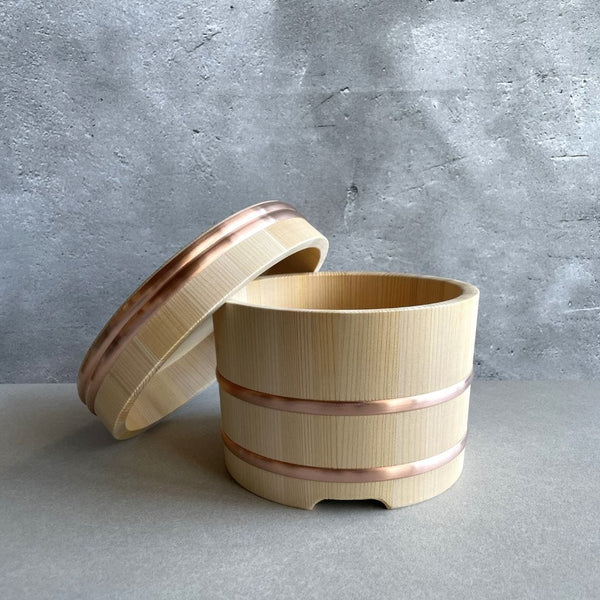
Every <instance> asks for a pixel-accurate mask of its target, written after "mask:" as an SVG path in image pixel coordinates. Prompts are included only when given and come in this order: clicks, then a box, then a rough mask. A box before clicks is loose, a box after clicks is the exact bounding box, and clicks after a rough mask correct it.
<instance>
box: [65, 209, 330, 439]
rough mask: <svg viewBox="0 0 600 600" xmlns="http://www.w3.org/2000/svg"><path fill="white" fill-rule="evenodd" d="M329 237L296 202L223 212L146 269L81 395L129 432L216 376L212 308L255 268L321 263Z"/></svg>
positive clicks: (114, 320)
mask: <svg viewBox="0 0 600 600" xmlns="http://www.w3.org/2000/svg"><path fill="white" fill-rule="evenodd" d="M327 249H328V242H327V240H326V238H325V237H323V236H322V235H321V234H320V233H319V232H318V231H317V230H316V229H314V228H313V227H312V226H311V225H310V224H309V223H308V222H307V221H306V220H305V219H304V218H302V216H301V215H300V214H299V213H298V212H297V211H296V209H295V208H293V207H292V206H290V205H288V204H285V203H282V202H263V203H260V204H256V205H254V206H250V207H248V208H246V209H244V210H242V211H240V212H238V213H236V214H234V215H232V216H231V217H229V218H227V219H225V220H224V221H222V222H221V223H219V224H218V225H215V226H214V227H213V228H212V229H210V230H209V231H207V232H206V233H204V234H203V235H201V236H200V237H199V238H197V239H196V240H194V241H193V242H192V243H190V244H189V245H188V246H186V247H185V248H184V249H183V250H181V251H180V252H179V253H177V254H176V255H175V256H174V257H173V258H171V259H170V260H169V261H167V262H166V263H165V264H164V265H163V266H162V267H160V268H159V269H158V270H157V271H156V272H155V273H154V274H153V275H151V276H150V277H149V278H148V279H147V280H146V281H145V282H144V283H143V284H142V285H141V286H140V287H139V288H138V289H137V290H136V291H135V292H134V293H133V294H132V295H131V296H130V297H129V298H128V299H127V300H126V301H125V302H124V304H123V305H122V306H121V307H120V308H119V309H118V310H117V311H116V312H115V314H114V315H113V316H112V317H111V319H110V320H109V321H108V323H107V324H106V325H105V326H104V327H103V329H102V331H101V332H100V333H99V334H98V336H97V337H96V339H95V340H94V342H93V343H92V345H91V347H90V348H89V350H88V352H87V354H86V356H85V358H84V360H83V362H82V364H81V367H80V370H79V376H78V382H77V385H78V392H79V396H80V398H81V400H82V401H83V402H84V403H85V404H86V405H87V407H88V408H89V409H90V411H92V412H93V413H94V414H97V415H98V416H99V417H100V418H101V419H102V421H103V422H104V423H105V425H106V426H107V428H108V429H109V430H110V431H111V433H112V434H113V435H114V436H115V437H116V438H118V439H123V438H127V437H131V436H133V435H135V434H136V433H139V432H140V431H142V430H144V429H146V428H147V427H149V426H150V425H152V424H154V423H156V422H157V421H158V420H160V419H161V418H162V417H164V416H165V415H166V414H168V413H170V412H171V411H173V410H174V409H175V408H177V407H178V406H180V405H181V404H183V403H184V402H186V401H187V400H188V399H189V398H191V397H192V396H193V395H195V394H196V393H197V392H199V391H200V390H201V389H203V388H205V387H206V386H207V385H209V384H210V383H211V382H212V381H214V378H215V366H216V364H215V358H214V347H213V345H214V344H213V338H212V315H213V313H214V312H215V311H216V310H217V309H218V308H220V307H221V306H222V305H223V304H224V303H225V302H226V301H227V299H228V298H229V297H230V296H231V295H233V294H234V293H236V292H237V291H238V290H239V289H241V288H242V287H243V286H245V285H246V284H247V283H249V282H250V281H252V280H253V279H255V278H256V277H258V276H259V275H261V274H263V273H266V272H269V273H295V272H304V271H314V270H318V269H319V268H320V266H321V264H322V263H323V260H324V259H325V256H326V254H327Z"/></svg>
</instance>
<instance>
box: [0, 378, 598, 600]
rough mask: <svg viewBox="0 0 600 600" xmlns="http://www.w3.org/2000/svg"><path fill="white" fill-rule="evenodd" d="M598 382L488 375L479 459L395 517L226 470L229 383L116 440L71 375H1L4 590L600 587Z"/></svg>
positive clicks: (418, 594) (106, 593) (456, 593)
mask: <svg viewBox="0 0 600 600" xmlns="http://www.w3.org/2000/svg"><path fill="white" fill-rule="evenodd" d="M599 394H600V382H597V383H595V384H591V383H566V382H558V383H551V382H545V383H531V382H479V381H477V382H475V383H474V387H473V393H472V401H471V414H470V422H469V428H470V433H469V441H468V446H467V454H466V459H465V470H464V473H463V475H462V477H461V478H460V479H459V481H458V482H457V483H456V484H455V485H454V486H453V487H452V488H451V489H450V490H448V491H447V492H445V493H444V494H442V495H440V496H438V497H437V498H434V499H432V500H429V501H427V502H424V503H421V504H418V505H415V506H412V507H408V508H404V509H399V510H395V511H389V510H385V509H383V508H382V507H381V505H379V504H377V503H369V502H326V503H321V504H319V505H317V507H316V509H315V510H314V511H312V512H310V511H302V510H299V509H293V508H288V507H285V506H281V505H278V504H274V503H272V502H269V501H267V500H264V499H261V498H259V497H257V496H254V495H252V494H251V493H249V492H247V491H246V490H244V489H242V488H241V487H239V486H238V485H237V484H236V483H234V482H233V480H231V479H230V478H229V476H228V475H227V473H226V471H225V467H224V464H223V451H222V447H221V442H220V439H219V433H218V429H219V423H218V419H219V416H218V404H217V393H216V389H215V388H214V387H213V388H210V389H209V390H208V391H207V392H206V393H205V394H203V395H202V396H201V397H200V398H198V399H196V400H195V401H194V402H192V403H190V404H188V405H186V406H185V407H183V408H182V409H181V410H179V411H178V412H177V413H175V414H174V415H173V416H172V417H171V418H169V419H168V420H167V421H166V422H164V423H162V424H159V425H158V426H157V427H155V428H154V429H152V430H150V431H148V432H146V433H144V434H142V435H141V436H140V437H138V438H135V439H133V440H130V441H127V442H115V441H114V440H112V438H110V437H109V434H108V433H107V432H106V431H105V430H104V428H103V426H102V425H101V423H100V422H99V421H98V420H96V419H94V418H93V417H92V416H91V415H90V414H89V413H88V412H87V410H86V409H85V407H83V405H81V404H80V403H79V401H78V400H77V398H76V393H75V388H74V386H72V385H45V386H43V385H38V386H32V385H22V386H7V385H5V386H0V419H1V421H0V425H1V426H2V432H3V433H2V436H0V539H1V540H2V543H1V544H0V590H2V597H3V598H23V599H29V598H81V597H85V598H88V599H90V600H92V599H94V598H124V597H126V598H186V599H187V598H210V599H215V598H224V599H227V600H232V599H235V598H303V599H304V598H331V599H332V600H335V599H338V598H339V599H348V598H350V599H354V598H355V599H361V600H363V599H368V598H373V599H375V598H377V599H379V598H411V599H418V598H436V599H437V598H447V599H453V598H477V599H479V598H486V599H495V598H498V599H502V600H506V599H513V598H515V599H516V598H519V599H520V598H532V599H540V598H544V599H553V598H556V599H560V600H564V599H566V598H568V599H569V600H575V599H579V598H581V599H585V600H591V599H594V598H600V571H599V569H598V556H599V555H600V524H599V523H600V522H599V520H598V514H599V513H600V481H599V477H598V464H599V461H600V432H599V429H598V422H599V421H600V403H599V402H598V396H599Z"/></svg>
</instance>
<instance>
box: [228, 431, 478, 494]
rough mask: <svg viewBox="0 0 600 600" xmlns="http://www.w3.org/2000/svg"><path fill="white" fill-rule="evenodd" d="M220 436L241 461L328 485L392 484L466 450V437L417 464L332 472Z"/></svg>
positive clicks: (272, 471)
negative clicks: (253, 450) (288, 460)
mask: <svg viewBox="0 0 600 600" xmlns="http://www.w3.org/2000/svg"><path fill="white" fill-rule="evenodd" d="M221 436H222V437H223V442H224V444H225V447H226V448H227V449H228V450H229V451H230V452H231V453H232V454H234V455H235V456H237V457H238V458H239V459H240V460H243V461H244V462H246V463H248V464H249V465H252V466H253V467H257V468H259V469H263V470H265V471H270V472H271V473H276V474H277V475H284V476H285V477H294V478H296V479H308V480H310V481H324V482H328V483H371V482H376V481H389V480H391V479H403V478H405V477H413V476H414V475H421V474H422V473H427V472H428V471H433V470H434V469H438V468H439V467H443V466H444V465H446V464H448V463H449V462H450V461H452V460H454V459H455V458H456V457H457V456H458V455H459V454H460V453H461V452H462V451H463V450H464V448H465V444H466V442H467V436H466V434H465V436H464V437H463V438H462V439H461V440H460V442H458V444H456V445H455V446H452V448H449V449H448V450H445V451H444V452H441V453H440V454H436V455H435V456H430V457H428V458H424V459H422V460H417V461H415V462H410V463H405V464H403V465H393V466H391V467H371V468H368V469H330V468H324V467H310V466H306V465H296V464H293V463H288V462H284V461H281V460H275V459H273V458H267V457H266V456H262V455H260V454H256V453H255V452H251V451H250V450H246V448H242V446H240V445H239V444H236V443H235V442H234V441H233V440H232V439H231V438H230V437H229V436H228V435H227V434H226V433H225V432H224V431H223V430H221Z"/></svg>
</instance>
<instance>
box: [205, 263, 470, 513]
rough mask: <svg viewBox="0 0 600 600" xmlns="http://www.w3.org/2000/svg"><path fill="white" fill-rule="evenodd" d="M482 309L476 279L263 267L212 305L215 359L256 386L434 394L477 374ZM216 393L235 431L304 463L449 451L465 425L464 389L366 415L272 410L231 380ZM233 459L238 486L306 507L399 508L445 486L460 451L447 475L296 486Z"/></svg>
mask: <svg viewBox="0 0 600 600" xmlns="http://www.w3.org/2000/svg"><path fill="white" fill-rule="evenodd" d="M477 306H478V291H477V289H476V288H474V287H473V286H471V285H469V284H465V283H462V282H455V281H451V280H445V279H438V278H427V277H419V276H411V275H394V274H376V273H319V274H304V275H292V276H280V277H263V278H260V279H259V280H256V281H254V282H252V283H251V284H250V285H248V286H247V287H246V288H244V289H243V290H241V291H240V293H238V294H237V295H236V296H235V297H234V298H233V299H232V300H231V301H230V302H228V303H227V304H225V305H224V306H223V307H222V308H221V309H220V310H219V311H217V313H215V315H214V324H215V339H216V348H217V364H218V369H219V372H220V373H221V374H222V375H223V376H224V377H225V378H227V379H228V380H229V381H231V382H233V383H235V384H237V385H239V386H243V387H244V388H249V389H250V390H257V391H259V392H266V393H269V394H276V395H279V396H287V397H291V398H302V399H308V400H319V401H325V402H327V401H330V402H357V401H359V402H370V401H373V400H382V399H393V398H405V397H410V396H412V395H415V394H424V393H428V392H433V391H435V390H440V389H441V388H446V387H448V386H452V385H453V384H456V383H457V382H458V381H460V380H462V379H465V378H466V377H467V376H468V375H469V373H470V372H471V369H472V363H473V348H474V340H475V329H476V319H477ZM220 395H221V410H222V428H223V431H224V432H225V433H226V434H227V436H229V437H230V438H231V439H232V440H233V441H234V442H235V443H236V444H238V445H239V446H242V447H243V448H246V449H247V450H250V451H252V452H254V453H256V454H259V455H261V456H264V457H267V458H270V459H274V460H279V461H284V462H287V463H292V464H297V465H307V466H313V467H321V468H337V469H342V468H349V469H365V468H367V469H368V468H373V467H385V466H394V465H399V464H406V463H412V462H414V461H418V460H421V459H424V458H428V457H431V456H434V455H437V454H439V453H442V452H444V451H445V450H447V449H448V448H450V447H452V446H454V445H455V444H456V443H457V442H458V441H459V440H460V439H461V438H463V437H464V435H465V434H466V430H467V418H468V405H469V389H467V390H466V391H465V392H463V393H462V394H460V395H459V396H458V397H455V398H453V399H451V400H449V401H447V402H443V403H440V404H437V405H435V406H430V407H428V408H423V409H420V410H410V411H405V412H397V413H392V414H382V415H369V416H335V415H333V416H332V415H328V416H324V415H315V414H302V413H298V412H288V411H286V410H274V409H272V408H267V407H265V406H257V405H255V404H251V403H249V402H246V401H243V400H240V399H239V398H237V397H235V395H234V394H231V393H228V392H227V391H226V390H224V389H223V386H221V387H220ZM226 455H227V457H228V458H227V464H228V468H230V472H231V474H232V476H233V477H234V478H236V479H237V480H238V481H239V482H240V483H241V484H242V485H244V486H245V487H248V488H249V489H250V490H251V491H253V492H256V493H258V494H259V495H263V496H265V497H267V498H269V499H275V500H277V501H279V502H283V503H285V504H290V505H292V506H302V507H304V508H310V507H312V506H314V504H315V503H316V502H318V501H319V500H322V499H325V498H344V497H346V498H348V499H356V498H376V499H378V500H381V501H382V502H384V503H385V504H386V506H388V507H397V506H404V505H406V504H410V503H412V502H418V501H420V500H423V499H425V498H428V497H431V496H433V495H435V494H436V493H439V492H441V491H443V490H444V489H447V487H449V485H451V483H452V482H453V481H455V479H456V477H458V475H459V474H460V471H461V469H462V458H461V459H460V460H459V459H454V460H453V461H452V463H451V464H452V465H453V466H449V465H444V466H443V467H440V468H438V469H436V470H435V472H437V471H440V474H439V476H438V475H435V474H434V473H422V474H420V475H417V476H414V477H408V478H404V479H397V480H393V481H387V482H378V483H344V484H339V483H336V484H333V483H329V482H315V481H306V480H303V481H301V482H295V481H288V480H290V479H292V480H293V479H294V478H290V477H284V476H282V475H279V474H275V473H268V475H267V474H265V473H262V471H263V470H262V469H259V468H257V467H255V466H252V465H248V464H247V463H244V461H242V460H240V459H239V458H238V457H235V456H233V455H232V454H231V452H230V451H229V450H227V452H226ZM461 456H462V455H461ZM459 465H460V466H459ZM259 472H261V473H260V474H259ZM409 480H414V481H412V483H411V481H409ZM270 486H273V489H271V488H270Z"/></svg>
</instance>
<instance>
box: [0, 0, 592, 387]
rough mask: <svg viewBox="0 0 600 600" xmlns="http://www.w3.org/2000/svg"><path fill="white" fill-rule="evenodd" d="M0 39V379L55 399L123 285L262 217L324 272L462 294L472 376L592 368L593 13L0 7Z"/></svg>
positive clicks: (453, 8)
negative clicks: (315, 231) (197, 242)
mask: <svg viewBox="0 0 600 600" xmlns="http://www.w3.org/2000/svg"><path fill="white" fill-rule="evenodd" d="M0 23H1V27H0V124H1V128H0V223H1V224H2V225H1V227H0V250H1V251H2V260H1V261H0V356H1V357H2V360H1V363H0V381H5V382H19V381H21V382H30V381H73V380H74V378H75V373H76V369H77V367H78V364H79V362H80V361H81V359H82V357H83V353H84V351H85V349H86V347H87V346H88V345H89V343H90V342H91V340H92V339H93V337H94V336H95V334H96V333H97V332H98V331H99V329H100V327H101V326H102V324H103V323H104V322H105V321H106V319H107V318H108V317H109V316H110V314H112V312H113V311H114V310H115V309H116V308H117V306H118V305H119V304H120V303H121V302H122V301H123V300H124V299H125V298H126V297H127V295H128V294H129V293H130V292H132V291H133V289H134V288H135V287H136V286H137V284H139V283H140V282H141V281H142V280H143V279H145V278H146V276H147V275H149V274H150V273H151V272H152V271H153V270H154V269H155V268H156V267H158V266H159V265H160V264H161V263H162V262H163V261H164V260H165V259H167V258H168V257H169V256H170V255H171V254H172V253H173V252H175V251H176V250H177V249H179V248H180V247H181V246H182V245H184V244H185V243H187V242H188V241H190V240H191V239H193V238H195V237H196V236H197V235H198V234H200V233H201V232H202V231H204V230H205V229H206V228H207V227H208V226H209V225H211V224H213V223H215V222H217V221H218V220H220V219H222V218H223V217H225V216H227V215H228V214H230V213H231V212H232V211H234V210H237V209H240V208H242V207H244V206H246V205H248V204H251V203H254V202H258V201H262V200H268V199H283V200H287V201H289V202H292V203H295V204H296V205H297V206H298V207H299V208H300V209H301V210H302V211H303V212H304V213H305V214H306V216H307V217H308V218H309V219H310V220H311V221H313V222H314V223H315V224H316V225H317V226H318V227H319V228H320V229H321V230H322V231H323V233H325V234H326V235H327V236H328V237H329V238H330V240H331V245H332V247H331V253H330V257H329V259H328V261H327V263H326V268H328V269H330V270H338V269H344V270H347V269H352V270H359V269H367V270H388V271H403V272H419V273H427V274H433V275H442V276H448V277H455V278H459V279H464V280H467V281H470V282H472V283H474V284H476V285H478V286H479V287H480V288H481V291H482V297H481V319H480V329H479V337H478V343H477V351H476V357H477V373H478V375H479V376H480V377H485V378H515V379H521V378H551V379H555V378H557V379H560V378H574V379H577V378H585V377H592V376H595V374H596V373H597V372H598V369H599V368H600V335H599V328H598V321H597V319H598V312H599V310H600V296H599V294H598V276H599V272H600V266H599V265H600V261H599V260H598V251H599V248H600V236H599V232H600V228H599V219H600V203H599V200H598V192H599V176H598V173H600V168H599V167H600V165H599V160H598V149H599V147H600V120H599V119H598V111H599V103H598V98H600V81H599V77H598V75H599V67H598V64H599V62H598V56H599V49H600V38H599V36H598V30H599V28H600V9H599V5H598V3H597V2H596V0H578V1H577V2H567V1H557V0H552V1H550V0H543V1H541V2H539V1H535V0H509V1H507V2H503V3H502V5H501V6H498V5H497V4H496V3H493V2H475V1H474V0H465V1H464V2H452V1H450V0H435V1H432V2H427V1H425V0H418V1H417V0H407V1H405V2H396V1H395V0H394V1H392V0H386V1H383V2H381V1H378V2H368V3H363V4H359V3H355V2H333V3H331V2H317V3H307V2H267V1H264V0H262V1H258V2H238V1H237V0H231V2H214V1H207V2H200V3H199V2H193V3H181V2H174V1H162V2H149V3H147V2H146V3H145V2H130V1H126V2H122V1H118V2H117V1H116V0H103V1H101V2H95V3H90V2H76V1H74V0H68V1H67V0H56V1H53V2H40V1H35V0H23V1H16V0H3V1H2V3H1V4H0Z"/></svg>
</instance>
